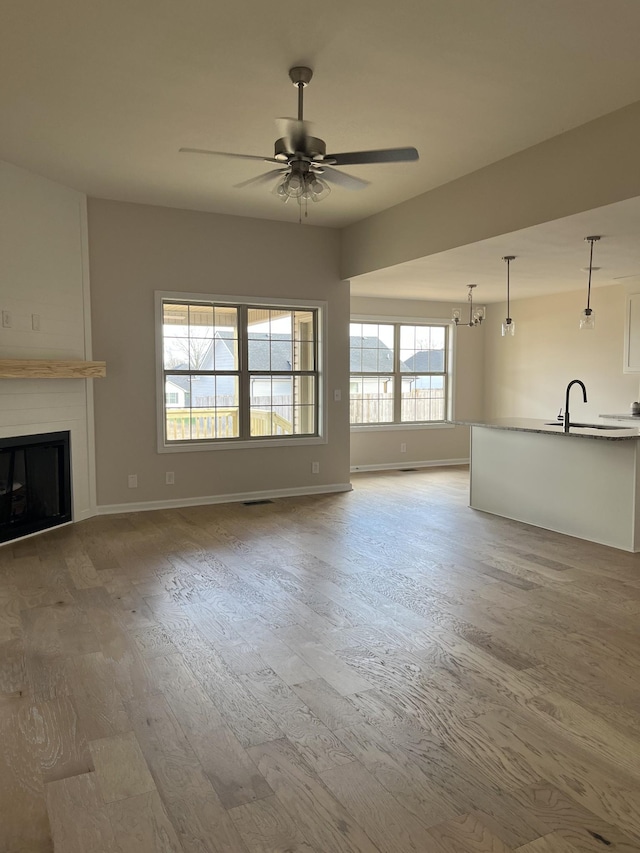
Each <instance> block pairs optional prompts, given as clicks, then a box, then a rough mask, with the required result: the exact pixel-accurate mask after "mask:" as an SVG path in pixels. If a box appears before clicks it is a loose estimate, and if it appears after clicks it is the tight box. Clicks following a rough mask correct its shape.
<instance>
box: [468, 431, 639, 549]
mask: <svg viewBox="0 0 640 853" xmlns="http://www.w3.org/2000/svg"><path fill="white" fill-rule="evenodd" d="M454 423H456V424H464V425H466V426H470V427H471V484H470V501H469V502H470V506H471V507H473V508H474V509H479V510H482V511H483V512H490V513H493V514H494V515H501V516H504V517H505V518H511V519H513V520H515V521H522V522H525V523H527V524H533V525H536V526H537V527H543V528H545V529H546V530H554V531H557V532H558V533H566V534H568V535H570V536H577V537H579V538H580V539H587V540H589V541H591V542H599V543H601V544H602V545H610V546H612V547H614V548H621V549H622V550H624V551H640V428H638V427H635V426H628V427H626V426H620V422H619V421H618V423H617V425H615V424H610V423H607V422H606V421H603V422H601V423H598V424H594V425H592V426H588V425H585V426H575V425H572V426H571V427H570V429H569V432H565V431H564V429H563V424H562V422H557V423H556V422H545V421H539V420H529V419H522V418H510V419H499V420H491V421H457V420H456V421H454Z"/></svg>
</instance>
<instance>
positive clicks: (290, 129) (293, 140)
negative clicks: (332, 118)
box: [276, 118, 311, 154]
mask: <svg viewBox="0 0 640 853" xmlns="http://www.w3.org/2000/svg"><path fill="white" fill-rule="evenodd" d="M276 125H277V128H278V133H279V134H280V136H281V137H282V138H283V139H285V140H286V144H287V151H288V152H289V154H295V152H296V151H305V147H306V146H305V139H306V138H307V136H309V130H310V128H311V122H309V121H304V120H303V119H297V118H277V119H276Z"/></svg>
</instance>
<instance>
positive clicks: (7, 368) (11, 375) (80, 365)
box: [0, 358, 107, 379]
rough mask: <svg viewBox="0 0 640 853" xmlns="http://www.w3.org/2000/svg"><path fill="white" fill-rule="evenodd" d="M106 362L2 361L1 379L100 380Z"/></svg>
mask: <svg viewBox="0 0 640 853" xmlns="http://www.w3.org/2000/svg"><path fill="white" fill-rule="evenodd" d="M106 375H107V363H106V362H105V361H52V360H51V359H37V358H2V359H0V379H100V378H102V377H103V376H106Z"/></svg>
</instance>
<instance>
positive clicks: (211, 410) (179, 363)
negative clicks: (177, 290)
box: [162, 300, 318, 444]
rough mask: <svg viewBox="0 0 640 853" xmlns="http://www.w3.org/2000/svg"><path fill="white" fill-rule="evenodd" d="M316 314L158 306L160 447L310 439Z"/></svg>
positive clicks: (314, 427)
mask: <svg viewBox="0 0 640 853" xmlns="http://www.w3.org/2000/svg"><path fill="white" fill-rule="evenodd" d="M317 323H318V310H317V309H315V308H313V309H298V308H282V307H267V306H262V305H260V306H252V305H229V304H214V303H204V302H180V301H178V300H175V301H174V300H163V301H162V353H163V381H164V407H163V408H164V437H165V443H166V444H168V443H172V442H189V441H232V440H234V439H236V440H238V439H254V438H255V439H260V438H265V437H269V438H274V437H280V436H282V437H285V436H313V435H317V434H318V399H317V395H318V348H317V339H318V333H317Z"/></svg>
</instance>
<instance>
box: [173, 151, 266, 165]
mask: <svg viewBox="0 0 640 853" xmlns="http://www.w3.org/2000/svg"><path fill="white" fill-rule="evenodd" d="M179 153H180V154H215V156H216V157H235V158H236V159H240V160H260V161H262V162H263V163H279V162H280V160H276V159H274V158H273V157H259V156H258V155H257V154H233V153H231V152H230V151H208V150H207V149H206V148H180V149H179Z"/></svg>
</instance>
